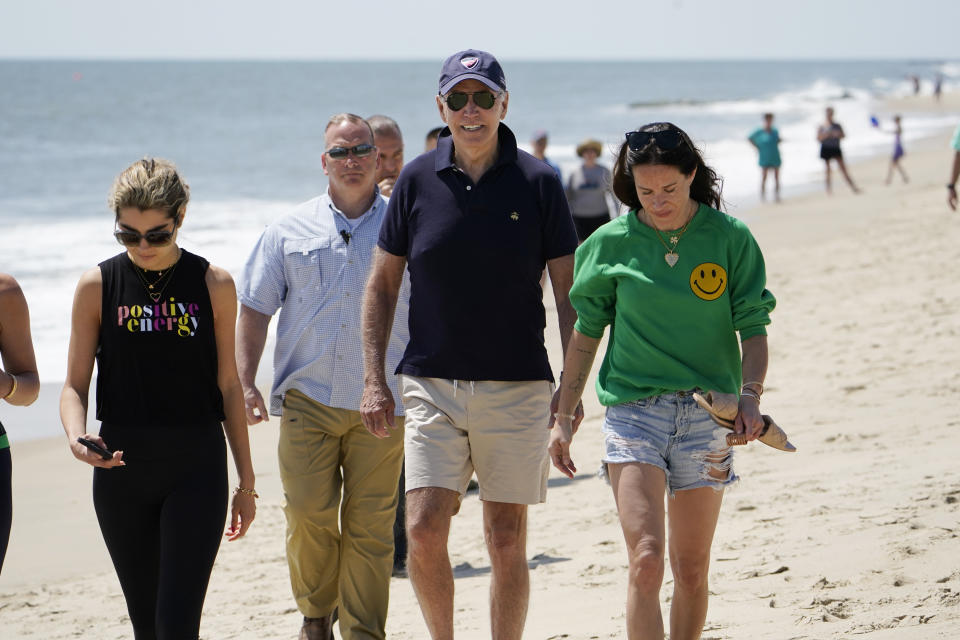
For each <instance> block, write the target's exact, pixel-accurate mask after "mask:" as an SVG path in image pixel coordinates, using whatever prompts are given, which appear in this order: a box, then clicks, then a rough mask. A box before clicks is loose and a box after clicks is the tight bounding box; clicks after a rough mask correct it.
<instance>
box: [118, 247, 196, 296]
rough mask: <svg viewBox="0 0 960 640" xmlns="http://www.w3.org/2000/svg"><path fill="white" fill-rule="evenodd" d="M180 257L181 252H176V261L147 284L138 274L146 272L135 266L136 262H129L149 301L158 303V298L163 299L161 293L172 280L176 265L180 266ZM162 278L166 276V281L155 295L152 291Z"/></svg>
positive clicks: (143, 277) (145, 279) (142, 276)
mask: <svg viewBox="0 0 960 640" xmlns="http://www.w3.org/2000/svg"><path fill="white" fill-rule="evenodd" d="M181 255H183V253H182V251H180V250H178V251H177V260H176V261H175V262H174V263H173V264H172V265H170V266H169V267H167V268H166V269H164V270H163V271H161V272H160V275H159V276H157V279H156V280H154V281H153V282H152V283H151V282H147V278H146V276H145V275H143V274H142V273H140V272H141V271H143V273H146V272H147V270H146V269H142V268H141V267H140V266H138V265H137V263H136V262H133V260H131V261H130V262H133V271H134V272H135V273H136V274H137V277H138V278H139V279H140V282H141V283H143V286H144V288H145V289H146V290H147V295H148V296H150V299H151V300H153V301H154V302H160V298H161V297H163V292H164V291H166V289H167V285H169V284H170V281H171V280H173V272H174V271H176V270H177V265H178V264H180V256H181ZM164 276H166V278H167V281H166V282H164V283H163V286H162V287H160V291H157V292H156V293H154V291H153V289H154V288H155V287H156V286H157V284H159V283H160V281H161V280H163V279H164Z"/></svg>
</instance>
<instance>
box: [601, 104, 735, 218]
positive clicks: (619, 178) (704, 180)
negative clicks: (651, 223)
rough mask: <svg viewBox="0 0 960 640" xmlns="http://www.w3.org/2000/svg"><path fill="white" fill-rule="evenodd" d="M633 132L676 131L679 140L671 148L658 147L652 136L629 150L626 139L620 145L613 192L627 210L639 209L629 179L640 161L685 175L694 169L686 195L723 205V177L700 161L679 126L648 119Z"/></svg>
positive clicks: (715, 206)
mask: <svg viewBox="0 0 960 640" xmlns="http://www.w3.org/2000/svg"><path fill="white" fill-rule="evenodd" d="M637 131H642V132H647V133H659V132H661V131H676V132H677V133H679V134H680V138H681V142H680V144H679V145H677V146H676V148H674V149H661V148H660V147H658V146H657V143H656V140H653V139H651V140H650V142H648V143H647V144H646V145H644V147H643V148H642V149H640V150H634V149H631V148H630V144H629V143H628V142H624V143H623V144H622V145H621V146H620V150H619V151H618V152H617V162H616V164H615V165H614V167H613V193H614V194H615V195H616V196H617V198H618V199H619V200H620V201H621V202H622V203H624V204H625V205H627V206H628V207H630V208H631V209H636V210H638V211H639V210H640V209H642V208H643V207H642V206H641V205H640V198H639V197H638V196H637V185H636V183H635V182H634V180H633V168H634V167H635V166H637V165H643V164H661V165H667V166H671V167H676V168H677V170H679V171H680V173H682V174H683V175H685V176H689V175H690V174H691V173H693V171H694V170H696V172H697V174H696V176H694V178H693V182H692V183H691V184H690V197H691V198H693V199H694V200H696V201H697V202H702V203H704V204H706V205H708V206H711V207H713V208H714V209H721V208H722V207H723V198H722V196H721V192H722V191H723V180H722V179H721V178H720V176H718V175H717V172H716V171H714V170H713V169H711V168H710V167H708V166H707V164H706V163H705V162H704V161H703V154H702V153H701V152H700V150H699V149H697V147H696V145H694V144H693V141H692V140H690V136H688V135H687V134H686V133H685V132H684V131H683V129H681V128H680V127H678V126H676V125H675V124H673V123H670V122H651V123H650V124H645V125H643V126H642V127H640V128H639V129H637Z"/></svg>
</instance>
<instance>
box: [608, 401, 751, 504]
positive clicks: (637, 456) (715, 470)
mask: <svg viewBox="0 0 960 640" xmlns="http://www.w3.org/2000/svg"><path fill="white" fill-rule="evenodd" d="M728 433H730V431H729V430H727V429H724V428H723V427H720V426H718V425H717V424H716V423H715V422H714V421H713V420H712V419H711V418H710V414H708V413H707V412H706V411H705V410H703V409H701V408H700V407H699V406H698V405H697V403H696V402H695V401H694V399H693V392H692V391H678V392H676V393H665V394H663V395H659V396H651V397H649V398H642V399H640V400H635V401H633V402H625V403H623V404H618V405H614V406H612V407H607V413H606V417H605V418H604V421H603V436H604V443H605V446H606V452H605V454H604V456H603V461H604V462H606V463H609V464H624V463H628V462H641V463H645V464H652V465H654V466H655V467H658V468H660V469H663V472H664V473H665V474H666V477H667V487H668V489H669V491H670V494H671V495H672V494H673V493H674V492H675V491H682V490H685V489H697V488H699V487H713V488H714V489H716V490H717V491H719V490H721V489H723V488H724V487H726V486H727V485H729V484H731V483H733V482H735V481H736V480H737V476H736V474H735V473H734V471H733V450H732V449H731V448H730V447H729V446H728V445H727V441H726V435H727V434H728Z"/></svg>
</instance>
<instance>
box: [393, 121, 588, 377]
mask: <svg viewBox="0 0 960 640" xmlns="http://www.w3.org/2000/svg"><path fill="white" fill-rule="evenodd" d="M498 135H499V145H500V146H499V153H498V157H497V162H496V164H494V166H493V167H491V168H490V169H489V170H487V172H486V173H485V174H484V175H483V177H481V178H480V181H479V182H477V183H476V184H474V183H473V181H472V180H471V179H470V177H469V176H468V175H467V174H465V173H463V172H462V171H460V170H459V169H457V168H456V166H455V165H454V164H453V138H451V137H450V130H449V129H444V131H443V132H441V134H440V138H439V140H438V142H437V148H436V150H434V151H430V152H428V153H425V154H423V155H421V156H419V157H417V158H416V159H415V160H413V162H411V163H409V164H407V165H406V166H405V167H404V168H403V171H401V172H400V177H399V178H398V179H397V183H396V185H395V186H394V188H393V194H392V196H391V197H390V204H389V205H388V206H387V213H386V216H385V217H384V219H383V225H382V226H381V227H380V239H379V241H378V245H379V246H380V248H381V249H383V250H384V251H387V252H388V253H391V254H393V255H396V256H404V257H406V259H407V266H408V268H409V271H410V287H411V289H410V342H409V343H408V344H407V349H406V351H405V353H404V354H403V358H402V359H401V360H400V364H399V366H398V367H397V373H404V374H408V375H414V376H420V377H428V378H447V379H456V380H551V381H552V380H553V374H552V373H551V371H550V362H549V360H548V359H547V350H546V347H545V346H544V342H543V340H544V338H543V330H544V327H545V326H546V313H545V312H544V309H543V293H542V291H541V289H540V274H541V273H542V272H543V268H544V266H545V265H546V261H547V260H552V259H553V258H559V257H561V256H565V255H569V254H572V253H573V252H574V251H575V250H576V248H577V233H576V230H575V229H574V225H573V218H572V217H571V216H570V208H569V207H568V206H567V199H566V196H565V195H564V193H563V186H562V185H561V184H560V180H559V179H557V176H556V174H555V173H554V172H553V169H551V168H550V167H549V166H548V165H547V164H546V163H543V162H541V161H539V160H537V159H536V158H534V157H533V156H532V155H530V154H529V153H526V152H524V151H519V150H518V149H517V139H516V138H515V137H514V135H513V133H512V132H511V131H510V129H508V128H507V127H506V125H504V124H502V123H501V124H500V126H499V131H498Z"/></svg>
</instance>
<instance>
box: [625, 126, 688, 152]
mask: <svg viewBox="0 0 960 640" xmlns="http://www.w3.org/2000/svg"><path fill="white" fill-rule="evenodd" d="M626 137H627V145H628V146H629V147H630V150H631V151H641V150H642V149H643V148H644V147H646V146H647V145H648V144H650V142H651V141H653V143H654V144H655V145H657V147H658V148H659V149H661V150H662V151H671V150H673V149H676V148H677V147H679V146H680V144H681V143H682V142H685V141H686V140H685V139H684V135H683V132H682V131H680V130H679V129H664V130H663V131H628V132H627V133H626Z"/></svg>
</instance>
